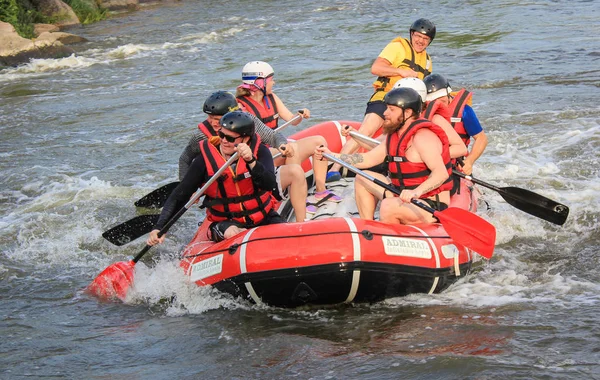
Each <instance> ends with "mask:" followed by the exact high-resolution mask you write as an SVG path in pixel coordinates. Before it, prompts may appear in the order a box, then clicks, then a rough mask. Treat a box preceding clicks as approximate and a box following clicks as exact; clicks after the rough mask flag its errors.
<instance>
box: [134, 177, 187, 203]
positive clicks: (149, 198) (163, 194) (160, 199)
mask: <svg viewBox="0 0 600 380" xmlns="http://www.w3.org/2000/svg"><path fill="white" fill-rule="evenodd" d="M177 185H179V181H176V182H171V183H167V184H166V185H164V186H161V187H159V188H158V189H156V190H154V191H152V192H150V193H148V194H146V195H144V196H143V197H141V198H140V199H138V200H137V201H136V202H135V203H134V205H135V207H147V208H161V207H162V206H164V205H165V202H166V201H167V199H168V198H169V195H171V192H172V191H173V190H175V188H176V187H177Z"/></svg>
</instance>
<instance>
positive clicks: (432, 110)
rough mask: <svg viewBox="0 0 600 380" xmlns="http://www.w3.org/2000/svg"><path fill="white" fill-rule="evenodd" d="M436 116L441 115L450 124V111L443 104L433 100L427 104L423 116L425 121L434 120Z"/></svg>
mask: <svg viewBox="0 0 600 380" xmlns="http://www.w3.org/2000/svg"><path fill="white" fill-rule="evenodd" d="M435 115H440V116H442V117H443V118H444V119H446V120H447V121H448V123H450V115H451V113H450V109H449V108H448V106H446V105H445V104H444V103H442V102H438V101H436V100H432V101H431V102H429V103H428V104H427V106H426V107H425V110H424V111H423V113H422V114H421V116H422V117H423V119H427V120H432V119H433V117H434V116H435Z"/></svg>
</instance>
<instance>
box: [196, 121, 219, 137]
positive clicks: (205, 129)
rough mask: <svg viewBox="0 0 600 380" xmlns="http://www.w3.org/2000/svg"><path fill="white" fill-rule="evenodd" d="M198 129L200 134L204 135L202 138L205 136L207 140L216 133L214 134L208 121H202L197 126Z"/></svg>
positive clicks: (215, 133)
mask: <svg viewBox="0 0 600 380" xmlns="http://www.w3.org/2000/svg"><path fill="white" fill-rule="evenodd" d="M198 129H199V130H200V132H202V133H204V136H206V138H207V139H210V138H211V137H212V136H216V135H217V132H215V130H214V129H213V127H212V125H210V123H209V122H208V120H204V121H203V122H202V123H200V124H198Z"/></svg>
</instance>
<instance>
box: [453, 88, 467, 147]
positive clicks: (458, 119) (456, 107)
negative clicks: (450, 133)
mask: <svg viewBox="0 0 600 380" xmlns="http://www.w3.org/2000/svg"><path fill="white" fill-rule="evenodd" d="M472 96H473V93H472V92H470V91H467V90H465V89H464V88H463V89H462V90H460V91H459V92H458V93H457V94H456V95H455V96H454V99H452V102H451V103H450V105H449V106H448V110H449V111H450V124H452V127H453V128H454V130H455V131H456V133H458V135H459V136H460V138H461V139H462V141H463V142H464V143H465V145H466V146H469V144H470V143H471V136H469V134H468V133H467V130H466V129H465V126H464V124H463V120H462V116H463V112H464V111H465V106H466V105H467V104H469V102H470V101H471V97H472Z"/></svg>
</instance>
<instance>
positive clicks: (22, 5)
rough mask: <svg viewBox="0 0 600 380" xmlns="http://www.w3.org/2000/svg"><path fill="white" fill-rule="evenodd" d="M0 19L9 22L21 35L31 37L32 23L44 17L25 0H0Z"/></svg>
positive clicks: (42, 20) (40, 20)
mask: <svg viewBox="0 0 600 380" xmlns="http://www.w3.org/2000/svg"><path fill="white" fill-rule="evenodd" d="M0 20H1V21H4V22H8V23H10V24H11V25H12V26H14V27H15V30H16V31H17V33H19V35H20V36H21V37H25V38H33V37H34V35H33V24H34V23H36V22H44V21H45V20H44V17H43V16H42V14H41V13H39V12H38V11H37V10H36V9H35V8H34V7H33V5H31V3H30V2H29V1H27V0H0Z"/></svg>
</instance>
